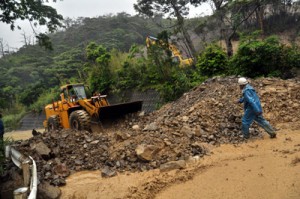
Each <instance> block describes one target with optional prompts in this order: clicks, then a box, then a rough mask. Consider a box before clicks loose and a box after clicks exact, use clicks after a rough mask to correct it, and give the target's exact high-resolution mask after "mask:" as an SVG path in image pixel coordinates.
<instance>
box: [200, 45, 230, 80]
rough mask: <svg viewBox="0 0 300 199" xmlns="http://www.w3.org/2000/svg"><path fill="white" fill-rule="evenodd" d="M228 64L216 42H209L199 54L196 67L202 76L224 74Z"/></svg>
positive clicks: (224, 54)
mask: <svg viewBox="0 0 300 199" xmlns="http://www.w3.org/2000/svg"><path fill="white" fill-rule="evenodd" d="M227 66H228V60H227V55H226V53H225V52H224V51H223V50H222V48H221V47H220V46H218V45H216V44H211V45H209V46H207V47H206V48H205V50H204V51H203V52H202V53H201V54H200V56H199V58H198V61H197V64H196V67H197V69H198V70H199V72H200V74H201V75H202V76H208V77H212V76H215V75H221V74H225V73H226V70H227Z"/></svg>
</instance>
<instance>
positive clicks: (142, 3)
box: [134, 0, 196, 57]
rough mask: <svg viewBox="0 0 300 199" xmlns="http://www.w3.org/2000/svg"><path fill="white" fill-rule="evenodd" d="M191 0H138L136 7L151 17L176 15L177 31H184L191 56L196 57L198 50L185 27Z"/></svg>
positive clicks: (141, 12)
mask: <svg viewBox="0 0 300 199" xmlns="http://www.w3.org/2000/svg"><path fill="white" fill-rule="evenodd" d="M189 3H190V1H189V0H150V1H149V0H138V1H137V4H134V8H135V10H136V11H138V12H139V13H140V14H143V15H145V16H148V17H150V18H152V17H155V16H157V15H163V16H167V17H169V18H172V17H175V18H176V21H177V22H176V24H175V33H178V32H180V33H182V35H183V37H184V40H185V42H186V44H187V46H188V48H189V49H188V50H190V51H191V52H190V55H189V57H195V55H196V50H195V47H194V44H193V42H192V40H191V37H190V35H189V33H188V31H187V29H186V27H185V19H184V17H185V16H186V15H188V14H189V8H188V4H189Z"/></svg>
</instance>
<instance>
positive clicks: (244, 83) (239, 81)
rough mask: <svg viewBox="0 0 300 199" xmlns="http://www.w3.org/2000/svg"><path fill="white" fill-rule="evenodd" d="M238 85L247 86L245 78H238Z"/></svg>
mask: <svg viewBox="0 0 300 199" xmlns="http://www.w3.org/2000/svg"><path fill="white" fill-rule="evenodd" d="M238 83H239V85H246V84H248V81H247V79H246V78H245V77H240V78H239V80H238Z"/></svg>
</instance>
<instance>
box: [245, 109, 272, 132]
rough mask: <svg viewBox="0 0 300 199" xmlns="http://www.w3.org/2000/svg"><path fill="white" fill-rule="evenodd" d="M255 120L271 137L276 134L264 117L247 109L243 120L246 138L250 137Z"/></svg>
mask: <svg viewBox="0 0 300 199" xmlns="http://www.w3.org/2000/svg"><path fill="white" fill-rule="evenodd" d="M253 120H254V121H255V122H257V124H258V125H259V126H261V127H262V128H263V129H264V130H265V131H266V132H267V133H268V134H269V135H272V134H274V133H275V130H274V129H273V127H272V126H271V125H270V123H269V122H268V121H267V120H266V119H265V118H264V117H263V116H262V114H260V115H256V114H255V112H254V111H253V110H251V109H246V111H245V113H244V116H243V118H242V132H243V134H244V137H249V128H250V125H251V124H252V122H253Z"/></svg>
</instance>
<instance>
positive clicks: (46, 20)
mask: <svg viewBox="0 0 300 199" xmlns="http://www.w3.org/2000/svg"><path fill="white" fill-rule="evenodd" d="M0 10H1V11H2V13H1V14H0V21H1V22H3V23H6V24H10V28H11V30H14V29H15V22H16V20H18V19H21V20H28V21H30V22H32V23H33V26H37V25H46V26H47V28H48V30H49V31H50V32H54V31H55V30H56V29H57V28H58V27H62V23H61V20H62V19H63V17H62V15H59V14H58V13H57V12H56V10H55V9H54V8H52V7H50V6H47V5H44V2H43V0H34V1H33V0H4V1H0ZM18 28H20V27H18ZM36 37H37V39H38V42H39V44H40V45H42V46H44V47H46V48H47V49H52V45H51V42H50V39H49V37H48V36H47V35H46V34H44V33H40V34H37V35H36Z"/></svg>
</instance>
